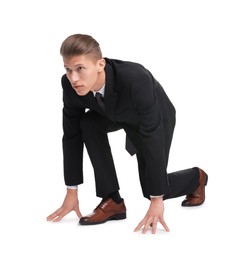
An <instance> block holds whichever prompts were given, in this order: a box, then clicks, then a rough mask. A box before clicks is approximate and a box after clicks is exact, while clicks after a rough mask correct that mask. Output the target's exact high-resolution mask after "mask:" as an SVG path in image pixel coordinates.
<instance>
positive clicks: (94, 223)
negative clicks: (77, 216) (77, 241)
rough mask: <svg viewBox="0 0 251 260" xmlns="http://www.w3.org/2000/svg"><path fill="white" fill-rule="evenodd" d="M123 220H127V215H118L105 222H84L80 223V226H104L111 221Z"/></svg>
mask: <svg viewBox="0 0 251 260" xmlns="http://www.w3.org/2000/svg"><path fill="white" fill-rule="evenodd" d="M122 219H126V213H121V214H117V215H113V216H111V217H109V218H107V219H105V220H103V221H99V222H88V221H83V222H79V224H80V225H83V226H87V225H98V224H103V223H105V222H107V221H109V220H122Z"/></svg>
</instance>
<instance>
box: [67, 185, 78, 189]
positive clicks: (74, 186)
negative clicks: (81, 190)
mask: <svg viewBox="0 0 251 260" xmlns="http://www.w3.org/2000/svg"><path fill="white" fill-rule="evenodd" d="M66 187H67V189H70V190H77V189H78V185H73V186H66Z"/></svg>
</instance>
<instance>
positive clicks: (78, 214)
mask: <svg viewBox="0 0 251 260" xmlns="http://www.w3.org/2000/svg"><path fill="white" fill-rule="evenodd" d="M75 212H76V214H77V216H78V217H79V218H81V217H82V214H81V212H80V210H79V208H77V209H76V210H75Z"/></svg>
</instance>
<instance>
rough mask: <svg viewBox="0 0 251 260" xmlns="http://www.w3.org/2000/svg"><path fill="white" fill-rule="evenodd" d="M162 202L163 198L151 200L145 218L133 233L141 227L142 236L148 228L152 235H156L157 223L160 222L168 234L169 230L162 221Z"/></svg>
mask: <svg viewBox="0 0 251 260" xmlns="http://www.w3.org/2000/svg"><path fill="white" fill-rule="evenodd" d="M163 215H164V202H163V198H151V204H150V207H149V209H148V211H147V213H146V215H145V217H144V218H143V219H142V220H141V221H140V223H139V224H138V226H137V227H136V228H135V229H134V231H135V232H136V231H139V230H140V229H141V228H142V227H143V230H142V234H146V232H147V230H148V228H149V227H151V228H152V234H155V233H156V230H157V223H158V222H160V223H161V224H162V226H163V227H164V228H165V230H166V231H167V232H168V231H169V228H168V226H167V224H166V223H165V221H164V218H163Z"/></svg>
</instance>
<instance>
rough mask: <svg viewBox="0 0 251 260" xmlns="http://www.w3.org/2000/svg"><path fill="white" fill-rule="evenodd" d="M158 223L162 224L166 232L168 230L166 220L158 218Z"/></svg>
mask: <svg viewBox="0 0 251 260" xmlns="http://www.w3.org/2000/svg"><path fill="white" fill-rule="evenodd" d="M160 223H161V224H162V226H163V227H164V229H165V230H166V231H167V232H170V229H169V227H168V226H167V224H166V222H165V221H164V219H162V220H160Z"/></svg>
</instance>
